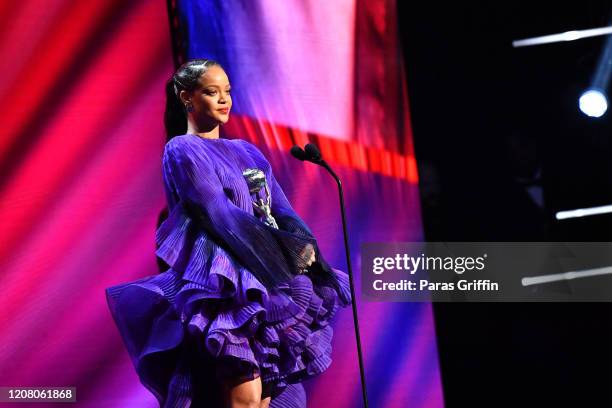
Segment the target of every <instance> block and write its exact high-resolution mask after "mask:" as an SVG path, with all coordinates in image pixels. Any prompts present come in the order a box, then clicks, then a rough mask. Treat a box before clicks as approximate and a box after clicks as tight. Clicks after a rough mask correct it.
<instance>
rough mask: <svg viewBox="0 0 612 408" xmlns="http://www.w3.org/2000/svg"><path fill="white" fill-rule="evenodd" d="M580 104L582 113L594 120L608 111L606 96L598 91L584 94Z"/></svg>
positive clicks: (593, 90)
mask: <svg viewBox="0 0 612 408" xmlns="http://www.w3.org/2000/svg"><path fill="white" fill-rule="evenodd" d="M578 104H579V106H580V110H581V111H582V113H584V114H585V115H587V116H591V117H593V118H599V117H601V116H602V115H603V114H604V113H606V111H607V110H608V99H607V98H606V95H604V94H603V92H601V91H598V90H596V89H590V90H588V91H586V92H585V93H583V94H582V95H581V96H580V100H579V101H578Z"/></svg>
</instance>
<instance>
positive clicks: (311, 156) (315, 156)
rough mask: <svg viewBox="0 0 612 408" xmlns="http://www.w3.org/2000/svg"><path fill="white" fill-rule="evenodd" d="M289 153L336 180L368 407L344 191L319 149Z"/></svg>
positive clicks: (309, 146)
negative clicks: (319, 168)
mask: <svg viewBox="0 0 612 408" xmlns="http://www.w3.org/2000/svg"><path fill="white" fill-rule="evenodd" d="M291 154H292V155H293V156H294V157H295V158H297V159H298V160H302V161H304V160H306V161H309V162H311V163H314V164H317V165H319V166H322V167H323V168H325V170H327V171H328V172H329V174H331V176H332V177H333V178H334V180H336V184H337V185H338V195H339V197H340V212H341V214H342V232H343V234H344V249H345V252H346V264H347V267H348V275H349V284H350V287H351V306H352V308H353V323H354V325H355V340H356V342H357V356H358V358H359V374H360V376H361V392H362V395H363V403H364V406H365V408H368V393H367V391H366V379H365V370H364V365H363V354H362V352H361V335H360V334H359V319H358V317H357V303H356V301H355V285H354V283H353V268H352V266H351V251H350V248H349V240H348V232H347V227H346V213H345V210H344V193H343V190H342V183H341V182H340V178H339V177H338V175H337V174H336V173H335V172H334V171H333V170H332V168H331V167H330V166H329V164H327V162H326V161H325V160H323V158H322V157H321V153H320V152H319V149H318V148H317V147H316V146H315V145H313V144H312V143H309V144H307V145H306V151H304V150H302V148H300V147H299V146H293V147H292V148H291Z"/></svg>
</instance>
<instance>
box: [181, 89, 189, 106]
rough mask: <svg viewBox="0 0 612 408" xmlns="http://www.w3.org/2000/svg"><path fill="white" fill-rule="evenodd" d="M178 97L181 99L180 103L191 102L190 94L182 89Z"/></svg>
mask: <svg viewBox="0 0 612 408" xmlns="http://www.w3.org/2000/svg"><path fill="white" fill-rule="evenodd" d="M179 98H180V99H181V103H182V104H183V105H186V104H190V103H191V95H190V94H189V92H187V91H186V90H184V89H183V90H181V92H180V93H179Z"/></svg>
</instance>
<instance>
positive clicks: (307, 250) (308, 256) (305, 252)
mask: <svg viewBox="0 0 612 408" xmlns="http://www.w3.org/2000/svg"><path fill="white" fill-rule="evenodd" d="M300 257H301V258H302V259H303V260H304V261H305V262H306V265H308V266H310V265H312V263H313V262H315V261H316V260H317V258H316V256H315V250H314V247H313V246H312V244H307V245H306V246H305V247H304V249H302V253H301V254H300Z"/></svg>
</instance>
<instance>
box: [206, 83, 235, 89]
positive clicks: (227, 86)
mask: <svg viewBox="0 0 612 408" xmlns="http://www.w3.org/2000/svg"><path fill="white" fill-rule="evenodd" d="M225 87H226V88H231V87H232V86H231V85H230V84H227V85H225ZM202 88H219V89H221V86H220V85H213V84H211V85H203V86H202Z"/></svg>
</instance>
